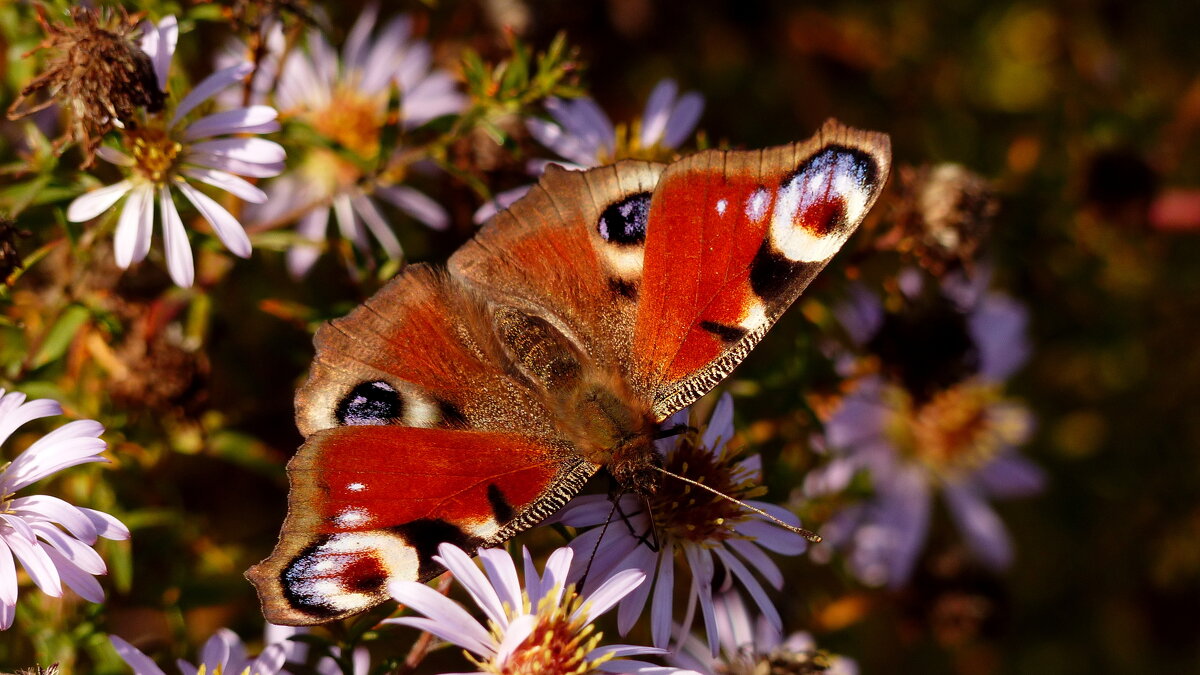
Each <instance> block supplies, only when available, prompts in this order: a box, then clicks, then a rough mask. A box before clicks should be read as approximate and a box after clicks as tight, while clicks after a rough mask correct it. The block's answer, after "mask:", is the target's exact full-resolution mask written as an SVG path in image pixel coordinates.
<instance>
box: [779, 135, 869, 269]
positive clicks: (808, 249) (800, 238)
mask: <svg viewBox="0 0 1200 675" xmlns="http://www.w3.org/2000/svg"><path fill="white" fill-rule="evenodd" d="M869 197H870V186H869V185H867V180H866V166H865V165H863V164H862V163H860V162H859V161H858V159H857V158H856V157H855V156H854V155H852V154H850V153H848V152H841V151H838V150H835V149H828V150H825V151H824V152H822V153H821V154H819V155H817V156H816V157H814V158H813V159H812V160H810V161H809V163H808V166H807V168H806V169H805V170H804V172H803V173H800V174H798V175H796V176H794V177H793V178H792V179H791V180H789V181H787V182H786V183H784V184H783V185H782V186H780V189H779V193H778V195H777V196H776V198H775V210H774V212H773V213H772V214H771V243H772V245H773V246H774V247H775V250H777V251H779V252H780V253H782V254H783V255H784V256H786V257H787V259H788V260H791V261H793V262H820V261H822V260H828V259H829V258H831V257H833V254H835V253H837V252H838V249H840V248H841V247H842V244H844V243H846V239H848V238H849V237H850V234H851V233H853V232H854V228H855V227H856V226H857V225H858V222H859V221H860V220H861V219H862V217H863V216H864V215H866V210H867V199H868V198H869ZM827 199H830V200H840V201H841V204H842V207H843V209H844V212H843V219H844V225H843V226H841V227H837V226H835V228H834V229H833V230H832V231H830V232H829V233H827V234H824V235H816V234H813V233H812V232H809V231H808V230H806V229H804V228H803V227H801V225H800V223H798V222H796V221H797V218H798V217H800V216H801V215H802V214H804V213H805V212H806V211H808V209H809V208H811V207H812V206H814V205H815V204H816V203H817V202H819V201H825V200H827Z"/></svg>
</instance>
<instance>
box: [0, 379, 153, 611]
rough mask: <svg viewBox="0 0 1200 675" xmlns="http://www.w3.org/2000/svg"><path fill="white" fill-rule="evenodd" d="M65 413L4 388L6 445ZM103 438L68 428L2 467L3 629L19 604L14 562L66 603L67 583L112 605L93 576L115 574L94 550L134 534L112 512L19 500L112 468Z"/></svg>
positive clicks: (91, 430)
mask: <svg viewBox="0 0 1200 675" xmlns="http://www.w3.org/2000/svg"><path fill="white" fill-rule="evenodd" d="M61 414H62V407H61V406H59V405H58V403H56V402H55V401H51V400H50V399H38V400H35V401H29V402H26V401H25V395H24V394H20V393H17V392H10V393H5V392H4V390H3V389H0V444H3V443H4V441H6V440H8V438H9V437H10V436H11V435H12V433H13V432H14V431H16V430H17V428H18V427H20V426H21V425H23V424H25V423H26V422H29V421H31V420H35V419H39V418H42V417H51V416H53V415H61ZM103 432H104V427H102V426H100V423H99V422H94V421H92V420H75V421H74V422H68V423H67V424H64V425H63V426H61V427H59V428H58V429H56V430H54V431H52V432H50V433H48V434H46V435H45V436H43V437H42V438H40V439H38V440H37V441H35V442H34V443H33V445H30V446H29V448H27V449H26V450H25V451H24V452H22V453H21V454H20V456H18V457H17V458H16V459H14V460H12V461H11V462H9V463H8V464H7V465H6V466H4V467H3V469H0V630H7V629H8V627H9V626H11V625H12V622H13V615H14V612H15V609H16V604H17V568H16V565H14V564H13V558H14V557H15V558H16V561H17V562H20V563H21V567H23V568H25V571H26V572H27V573H28V574H29V578H30V579H32V580H33V583H34V584H35V585H36V586H37V587H38V588H40V589H41V590H42V592H43V593H45V594H46V595H49V596H52V597H56V598H57V597H61V596H62V586H63V584H66V585H67V586H68V587H69V588H70V589H71V590H73V591H75V592H76V593H78V594H79V595H80V597H82V598H84V599H85V600H88V601H90V602H103V601H104V591H103V590H102V589H101V588H100V584H99V583H98V582H97V581H96V580H95V579H94V578H93V577H94V576H95V575H99V574H105V573H107V571H108V569H107V567H106V566H105V564H104V560H102V559H101V558H100V555H99V554H97V553H96V551H94V550H93V549H92V548H91V546H92V544H95V543H96V538H97V537H104V538H105V539H128V538H129V530H128V529H126V527H125V526H124V525H122V524H121V523H120V521H118V520H117V519H116V518H113V517H112V516H110V515H108V514H107V513H103V512H100V511H95V510H93V509H88V508H83V507H78V506H72V505H71V504H68V503H67V502H65V501H63V500H61V499H59V498H57V497H51V496H49V495H28V496H25V497H14V494H15V493H16V492H17V491H18V490H20V489H22V488H24V487H27V486H28V485H30V484H32V483H34V482H36V481H39V480H41V479H43V478H46V477H48V476H50V475H52V474H54V473H57V472H58V471H61V470H63V469H66V468H68V467H72V466H76V465H79V464H86V463H89V462H107V461H108V460H106V459H104V458H103V457H100V453H101V452H103V451H104V448H105V447H106V446H105V443H104V441H102V440H100V438H99V436H100V434H101V433H103Z"/></svg>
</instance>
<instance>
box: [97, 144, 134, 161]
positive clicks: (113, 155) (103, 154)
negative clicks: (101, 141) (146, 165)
mask: <svg viewBox="0 0 1200 675" xmlns="http://www.w3.org/2000/svg"><path fill="white" fill-rule="evenodd" d="M96 155H97V156H99V157H100V159H103V160H104V161H106V162H111V163H113V164H116V165H117V166H133V158H132V157H130V156H129V155H127V154H125V153H123V152H121V151H120V150H117V149H116V148H111V147H109V146H107V145H102V146H100V147H98V148H96Z"/></svg>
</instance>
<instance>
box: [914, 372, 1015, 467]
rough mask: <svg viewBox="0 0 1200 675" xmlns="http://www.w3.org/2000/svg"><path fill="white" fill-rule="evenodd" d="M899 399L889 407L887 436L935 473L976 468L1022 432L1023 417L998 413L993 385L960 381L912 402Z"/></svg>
mask: <svg viewBox="0 0 1200 675" xmlns="http://www.w3.org/2000/svg"><path fill="white" fill-rule="evenodd" d="M901 398H902V400H900V401H899V402H898V403H899V405H898V406H896V407H895V408H894V410H895V413H894V415H895V417H894V419H893V424H892V425H891V427H892V435H893V437H894V438H895V440H897V441H899V443H898V445H899V446H900V447H901V448H904V449H905V450H906V451H907V452H908V453H909V454H910V455H911V456H913V457H914V458H916V459H918V460H920V461H922V462H924V463H926V464H927V465H929V466H930V468H932V469H934V470H935V471H937V472H953V471H960V470H970V469H975V468H978V467H979V466H982V465H983V464H986V463H987V462H988V461H989V460H991V459H992V458H993V457H995V456H996V454H997V452H998V451H999V450H1000V449H1001V448H1002V447H1003V446H1004V445H1006V444H1010V443H1015V442H1017V440H1018V439H1019V437H1020V436H1021V435H1023V434H1024V432H1025V423H1024V420H1023V419H1016V418H1015V417H1012V416H1009V415H1005V414H1003V412H1004V409H1003V406H1002V403H1003V400H1002V399H1001V397H1000V394H999V392H998V391H997V390H996V388H995V387H989V386H986V385H983V384H979V383H970V382H968V383H962V384H959V385H956V386H953V387H950V388H948V389H945V390H942V391H940V392H938V393H936V394H934V395H933V396H932V397H931V398H930V399H929V400H928V401H927V402H925V403H924V404H921V405H916V406H914V404H913V402H912V400H911V398H910V397H908V396H907V395H902V396H901Z"/></svg>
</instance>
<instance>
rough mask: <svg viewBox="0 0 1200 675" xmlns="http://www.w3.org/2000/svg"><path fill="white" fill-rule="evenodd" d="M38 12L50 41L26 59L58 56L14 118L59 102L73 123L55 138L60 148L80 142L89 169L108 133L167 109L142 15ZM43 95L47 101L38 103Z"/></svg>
mask: <svg viewBox="0 0 1200 675" xmlns="http://www.w3.org/2000/svg"><path fill="white" fill-rule="evenodd" d="M37 12H38V22H39V23H40V24H41V25H42V29H43V30H44V31H45V33H46V37H45V39H43V40H42V42H41V44H39V45H38V46H37V47H36V48H34V49H33V50H32V51H30V52H29V53H27V54H26V55H25V56H30V55H32V54H33V53H35V52H38V51H40V50H43V49H47V50H52V51H53V52H54V53H53V55H51V56H50V58H49V59H48V60H47V62H46V67H45V69H44V70H43V71H42V72H41V74H39V75H38V76H37V77H35V78H34V79H33V81H31V82H30V83H29V84H27V85H26V86H25V88H24V89H22V90H21V93H20V95H19V96H17V98H16V100H15V101H13V103H12V105H11V106H9V108H8V118H9V119H13V120H16V119H20V118H22V117H25V116H27V115H31V114H33V113H35V112H38V111H39V110H44V109H45V108H48V107H49V106H50V105H52V104H54V103H58V104H59V105H61V106H62V107H63V108H64V109H66V110H67V111H68V112H69V113H70V115H71V121H70V123H69V125H68V127H67V130H66V131H65V132H64V133H63V135H62V136H60V137H59V138H58V139H56V140H55V143H54V144H55V150H56V151H61V150H62V148H63V146H64V145H65V144H66V143H67V142H69V141H75V142H77V143H79V145H80V148H81V149H82V150H83V155H84V160H83V164H82V165H81V168H87V167H89V166H91V164H92V162H93V161H94V158H95V152H96V149H97V148H98V147H99V146H100V141H101V140H103V138H104V135H105V134H106V133H108V132H109V131H112V130H113V129H114V128H118V127H125V126H129V125H133V124H134V123H135V119H136V118H135V114H136V111H137V109H138V108H145V109H146V110H147V111H148V112H158V111H160V110H162V108H163V104H164V103H165V101H166V94H165V93H164V92H163V91H162V90H161V89H159V87H158V82H157V80H156V77H155V73H154V65H153V63H152V62H151V60H150V57H149V56H148V55H147V54H146V53H145V52H143V51H142V50H141V49H140V48H139V47H138V44H137V42H136V41H135V37H136V32H137V23H138V21H139V20H140V18H141V17H140V15H139V14H133V15H131V14H129V13H128V12H126V11H125V10H124V9H121V10H119V11H109V10H108V9H91V8H87V7H74V8H72V9H71V11H70V17H71V22H70V23H67V22H54V21H51V20H50V18H49V17H47V16H46V12H45V10H44V9H43V8H42V7H40V6H39V7H38V8H37ZM43 92H44V94H45V97H46V98H45V99H44V100H41V101H39V102H36V103H34V102H32V101H33V97H34V96H36V95H38V94H39V93H43Z"/></svg>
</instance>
